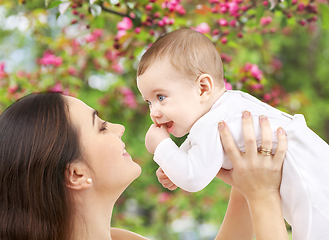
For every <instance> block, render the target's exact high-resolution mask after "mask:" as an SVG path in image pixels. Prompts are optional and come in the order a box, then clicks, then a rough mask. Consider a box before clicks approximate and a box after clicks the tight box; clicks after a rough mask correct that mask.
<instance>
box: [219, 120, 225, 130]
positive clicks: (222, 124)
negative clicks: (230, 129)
mask: <svg viewBox="0 0 329 240" xmlns="http://www.w3.org/2000/svg"><path fill="white" fill-rule="evenodd" d="M224 128H225V125H224V121H220V122H219V123H218V130H219V131H222V130H223V129H224Z"/></svg>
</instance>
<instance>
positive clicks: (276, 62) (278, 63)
mask: <svg viewBox="0 0 329 240" xmlns="http://www.w3.org/2000/svg"><path fill="white" fill-rule="evenodd" d="M282 65H283V64H282V62H281V61H280V60H279V59H277V58H275V59H273V60H272V66H273V67H274V69H275V70H280V69H281V68H282Z"/></svg>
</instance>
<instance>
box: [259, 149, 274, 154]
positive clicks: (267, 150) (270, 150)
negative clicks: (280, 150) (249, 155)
mask: <svg viewBox="0 0 329 240" xmlns="http://www.w3.org/2000/svg"><path fill="white" fill-rule="evenodd" d="M258 152H259V153H260V154H262V155H263V156H271V155H272V149H266V148H259V149H258Z"/></svg>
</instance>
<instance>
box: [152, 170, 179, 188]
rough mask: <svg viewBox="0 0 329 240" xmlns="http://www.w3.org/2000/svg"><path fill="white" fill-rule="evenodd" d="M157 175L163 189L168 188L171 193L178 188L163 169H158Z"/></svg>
mask: <svg viewBox="0 0 329 240" xmlns="http://www.w3.org/2000/svg"><path fill="white" fill-rule="evenodd" d="M156 175H157V177H158V181H159V182H160V183H161V184H162V186H163V187H165V188H168V189H169V190H171V191H172V190H175V189H176V188H177V186H176V185H175V184H174V183H173V182H172V181H171V180H170V179H169V178H168V177H167V175H166V174H165V173H164V172H163V170H162V169H161V168H158V170H157V171H156Z"/></svg>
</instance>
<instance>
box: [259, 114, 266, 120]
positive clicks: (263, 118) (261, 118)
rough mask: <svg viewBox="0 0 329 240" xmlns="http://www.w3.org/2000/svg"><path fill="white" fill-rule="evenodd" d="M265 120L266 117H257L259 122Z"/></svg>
mask: <svg viewBox="0 0 329 240" xmlns="http://www.w3.org/2000/svg"><path fill="white" fill-rule="evenodd" d="M265 120H267V117H266V116H264V115H262V116H260V117H259V121H265Z"/></svg>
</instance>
